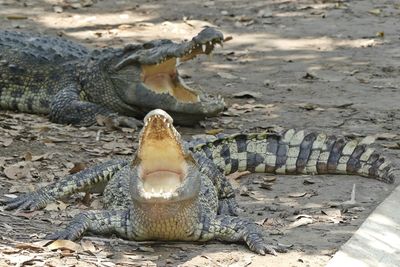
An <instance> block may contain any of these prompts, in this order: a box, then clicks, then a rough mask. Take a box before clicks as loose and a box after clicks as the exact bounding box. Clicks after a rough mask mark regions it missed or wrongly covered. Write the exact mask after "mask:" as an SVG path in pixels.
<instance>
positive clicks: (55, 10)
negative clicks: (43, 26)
mask: <svg viewBox="0 0 400 267" xmlns="http://www.w3.org/2000/svg"><path fill="white" fill-rule="evenodd" d="M53 11H54V12H56V13H62V12H63V11H64V9H63V8H62V7H61V6H54V7H53Z"/></svg>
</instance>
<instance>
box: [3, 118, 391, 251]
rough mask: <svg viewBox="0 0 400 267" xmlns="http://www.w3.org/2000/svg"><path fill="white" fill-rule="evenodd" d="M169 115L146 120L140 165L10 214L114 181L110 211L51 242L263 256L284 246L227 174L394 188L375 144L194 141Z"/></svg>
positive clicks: (315, 136) (130, 163)
mask: <svg viewBox="0 0 400 267" xmlns="http://www.w3.org/2000/svg"><path fill="white" fill-rule="evenodd" d="M172 123H173V119H172V118H171V117H170V116H169V115H168V114H167V113H166V112H165V111H162V110H154V111H151V112H150V113H149V114H147V115H146V117H145V119H144V127H143V129H142V130H141V133H140V137H139V147H138V150H137V151H136V153H135V156H134V157H133V158H132V159H131V160H122V159H121V160H119V159H114V160H110V161H107V162H105V163H101V164H99V165H97V166H94V167H92V168H88V169H85V170H83V171H81V172H79V173H77V174H73V175H70V176H68V177H67V178H66V179H63V180H61V181H59V182H57V183H54V184H51V185H48V186H46V187H43V188H41V189H39V190H38V191H35V192H32V193H27V194H25V195H21V196H19V197H17V198H14V199H10V200H8V201H7V202H6V206H5V209H6V210H10V209H21V210H35V209H38V208H43V207H45V206H46V204H47V203H49V202H51V201H54V200H56V199H60V198H62V197H65V196H68V195H70V194H73V193H76V192H79V191H88V190H90V188H94V187H96V186H97V185H99V184H105V183H107V185H106V187H105V189H104V203H105V206H106V209H107V210H97V211H87V212H84V213H81V214H80V215H78V216H76V217H75V218H74V219H73V221H72V222H71V223H70V224H69V225H68V226H67V227H66V228H65V229H64V230H61V231H59V232H56V233H53V234H50V235H48V236H47V237H46V238H47V239H72V240H73V239H77V238H79V237H80V236H81V235H83V234H84V232H86V231H90V232H94V233H97V234H113V233H115V234H117V235H119V236H120V237H122V238H126V239H129V240H181V241H207V240H211V239H218V240H222V241H227V242H244V243H246V244H247V246H248V247H249V248H250V250H252V251H254V252H256V253H259V254H262V255H264V254H267V253H269V254H275V253H276V251H278V252H279V251H283V249H282V248H280V247H278V250H277V248H276V247H274V246H272V245H270V244H268V242H267V240H266V238H265V235H264V233H263V228H262V226H260V225H258V224H256V223H255V222H253V221H251V220H249V219H246V218H241V217H239V216H238V212H237V207H238V205H237V202H236V200H235V194H234V190H233V189H232V186H231V185H230V183H229V182H228V180H227V178H226V177H225V175H224V174H229V173H233V172H235V171H245V170H248V171H251V172H268V173H277V174H349V175H361V176H366V177H371V178H375V179H377V180H381V181H383V182H386V183H392V182H393V180H394V169H393V166H392V165H391V164H390V162H389V161H387V160H385V158H384V157H383V156H381V155H380V154H379V153H376V152H375V151H374V150H373V149H372V148H371V147H370V146H369V144H368V142H367V141H365V140H364V141H361V142H358V141H357V140H350V141H348V140H345V139H344V138H339V137H335V136H328V135H326V134H324V133H315V132H310V133H306V132H304V131H295V130H293V129H290V130H287V131H284V132H282V133H268V132H265V133H259V134H236V135H232V136H227V137H220V138H217V139H216V140H213V141H204V142H203V143H199V144H194V142H191V143H184V142H183V141H182V140H181V137H180V135H179V133H178V132H177V131H176V129H175V128H174V127H173V125H172Z"/></svg>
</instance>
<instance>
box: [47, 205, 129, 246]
mask: <svg viewBox="0 0 400 267" xmlns="http://www.w3.org/2000/svg"><path fill="white" fill-rule="evenodd" d="M129 217H130V212H129V210H116V211H88V212H84V213H81V214H79V215H78V216H77V217H75V218H74V219H73V221H72V222H71V223H70V224H69V225H68V226H67V227H66V228H65V229H63V230H61V231H58V232H55V233H52V234H49V235H47V236H46V237H45V239H49V240H56V239H68V240H76V239H78V238H80V237H81V236H82V235H83V234H84V233H85V232H91V233H95V234H101V235H108V234H113V233H115V234H118V235H119V236H120V237H123V238H126V239H131V240H132V239H134V238H133V236H132V235H133V228H132V225H131V223H130V222H131V221H130V219H129Z"/></svg>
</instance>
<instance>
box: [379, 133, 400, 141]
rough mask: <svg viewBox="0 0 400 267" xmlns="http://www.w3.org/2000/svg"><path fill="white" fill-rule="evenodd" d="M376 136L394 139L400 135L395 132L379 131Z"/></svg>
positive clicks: (382, 138)
mask: <svg viewBox="0 0 400 267" xmlns="http://www.w3.org/2000/svg"><path fill="white" fill-rule="evenodd" d="M375 137H376V140H394V139H397V138H399V135H398V134H394V133H378V134H376V135H375Z"/></svg>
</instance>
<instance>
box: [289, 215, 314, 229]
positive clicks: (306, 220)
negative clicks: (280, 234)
mask: <svg viewBox="0 0 400 267" xmlns="http://www.w3.org/2000/svg"><path fill="white" fill-rule="evenodd" d="M313 222H314V220H313V219H312V218H309V217H301V218H299V219H298V220H297V221H295V222H293V223H291V224H290V225H289V226H288V229H293V228H296V227H299V226H302V225H307V224H311V223H313Z"/></svg>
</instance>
